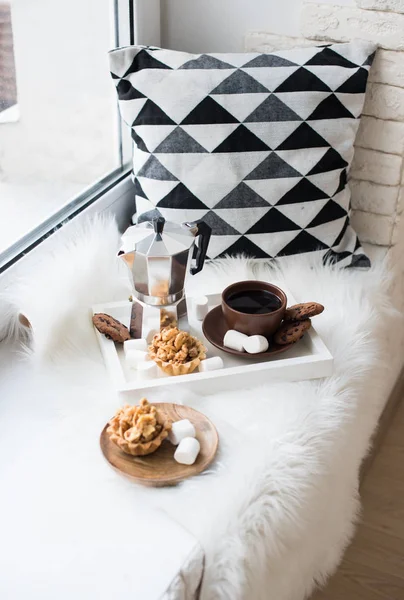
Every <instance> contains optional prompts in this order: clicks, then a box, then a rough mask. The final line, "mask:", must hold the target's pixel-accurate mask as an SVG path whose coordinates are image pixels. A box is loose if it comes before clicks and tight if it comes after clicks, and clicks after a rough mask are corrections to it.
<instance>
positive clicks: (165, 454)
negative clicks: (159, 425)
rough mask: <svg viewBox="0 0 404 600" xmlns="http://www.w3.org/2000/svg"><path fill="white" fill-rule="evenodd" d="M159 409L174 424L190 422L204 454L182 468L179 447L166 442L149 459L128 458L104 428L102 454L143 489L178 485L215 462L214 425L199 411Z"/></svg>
mask: <svg viewBox="0 0 404 600" xmlns="http://www.w3.org/2000/svg"><path fill="white" fill-rule="evenodd" d="M156 407H157V408H159V409H160V410H162V411H164V412H165V413H166V414H167V416H168V417H169V419H171V420H172V421H180V420H181V419H189V420H190V421H191V423H192V424H193V425H194V427H195V429H196V437H197V439H198V441H199V443H200V445H201V450H200V452H199V454H198V457H197V459H196V461H195V462H194V464H193V465H180V464H179V463H177V462H176V461H175V460H174V452H175V450H176V448H177V446H173V444H171V443H170V442H169V441H168V440H165V441H164V442H163V443H162V444H161V446H160V448H159V449H158V450H156V452H153V454H149V455H148V456H131V455H130V454H125V453H124V452H122V450H120V449H119V448H118V446H117V445H116V444H114V442H111V440H110V439H109V436H108V434H107V427H108V424H107V425H105V427H104V429H103V430H102V433H101V437H100V445H101V450H102V453H103V454H104V456H105V458H106V459H107V461H108V462H109V464H110V465H111V466H112V467H114V469H116V470H117V471H119V472H120V473H122V474H123V475H126V476H127V477H129V478H130V479H132V480H133V481H136V483H141V484H142V485H147V486H153V487H162V486H164V485H175V484H176V483H179V482H180V481H183V480H184V479H186V478H187V477H192V476H193V475H197V474H198V473H202V471H204V470H205V469H207V467H208V466H209V465H210V464H211V462H212V461H213V459H214V458H215V455H216V452H217V448H218V445H219V436H218V433H217V431H216V427H215V426H214V425H213V423H212V422H211V421H210V420H209V419H208V418H207V417H205V415H203V414H202V413H200V412H199V411H197V410H195V409H193V408H191V407H190V406H183V405H182V404H171V403H169V402H158V403H156Z"/></svg>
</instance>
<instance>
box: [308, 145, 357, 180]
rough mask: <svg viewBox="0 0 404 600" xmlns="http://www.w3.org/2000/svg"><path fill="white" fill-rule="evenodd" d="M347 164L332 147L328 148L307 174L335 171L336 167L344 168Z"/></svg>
mask: <svg viewBox="0 0 404 600" xmlns="http://www.w3.org/2000/svg"><path fill="white" fill-rule="evenodd" d="M347 166H348V163H347V162H346V160H344V159H343V158H342V156H341V154H339V153H338V152H337V151H336V150H334V148H330V149H329V150H327V152H326V153H325V154H324V156H323V157H322V158H321V160H319V162H318V163H317V164H316V166H315V167H313V168H312V170H311V171H310V173H308V175H317V174H318V173H327V172H328V171H336V170H337V169H344V168H345V167H347Z"/></svg>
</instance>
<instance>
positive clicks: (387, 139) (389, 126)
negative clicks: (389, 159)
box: [356, 116, 404, 156]
mask: <svg viewBox="0 0 404 600" xmlns="http://www.w3.org/2000/svg"><path fill="white" fill-rule="evenodd" d="M356 146H360V147H361V148H371V149H373V150H380V151H381V152H387V153H390V154H398V155H399V156H401V155H402V153H403V150H404V123H398V122H396V121H384V120H383V119H375V118H374V117H366V116H362V118H361V122H360V125H359V129H358V133H357V136H356Z"/></svg>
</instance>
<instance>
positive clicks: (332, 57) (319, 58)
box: [305, 48, 358, 69]
mask: <svg viewBox="0 0 404 600" xmlns="http://www.w3.org/2000/svg"><path fill="white" fill-rule="evenodd" d="M305 64H306V65H324V66H329V65H335V66H337V67H346V68H347V69H352V68H356V67H357V66H358V65H355V63H353V62H351V61H350V60H348V59H347V58H344V57H343V56H341V54H338V52H334V50H332V49H331V48H324V50H322V51H321V52H318V53H317V54H315V56H313V57H312V58H311V59H310V60H309V61H307V63H305Z"/></svg>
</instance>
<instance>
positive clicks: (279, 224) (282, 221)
mask: <svg viewBox="0 0 404 600" xmlns="http://www.w3.org/2000/svg"><path fill="white" fill-rule="evenodd" d="M300 229H301V228H300V227H299V225H296V223H293V221H291V220H290V219H288V218H287V217H285V215H283V214H282V213H281V212H279V210H276V208H270V209H269V211H268V212H267V213H266V214H265V215H264V216H263V217H262V218H261V219H260V220H259V221H257V223H255V225H253V227H251V229H250V230H249V231H247V234H246V235H250V234H252V233H275V232H279V231H297V230H300Z"/></svg>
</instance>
